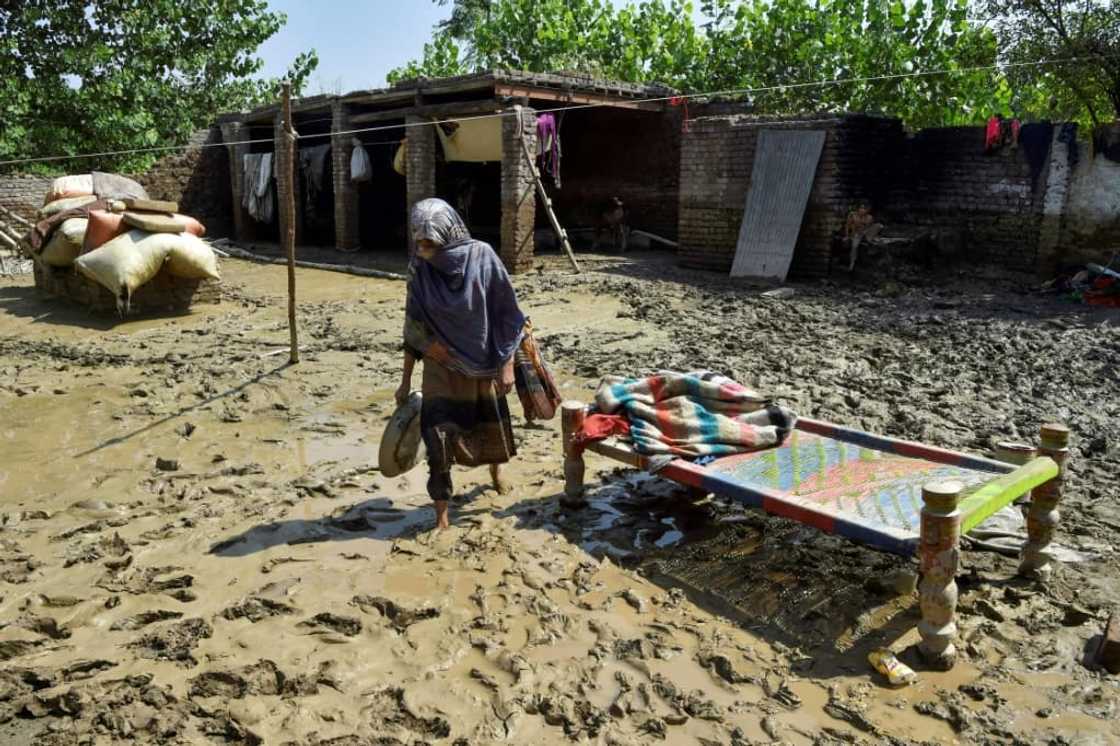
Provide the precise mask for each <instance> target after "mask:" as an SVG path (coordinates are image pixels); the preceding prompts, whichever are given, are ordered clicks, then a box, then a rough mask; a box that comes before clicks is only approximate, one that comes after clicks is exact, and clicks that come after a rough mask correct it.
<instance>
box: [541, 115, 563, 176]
mask: <svg viewBox="0 0 1120 746" xmlns="http://www.w3.org/2000/svg"><path fill="white" fill-rule="evenodd" d="M537 161H538V162H539V163H540V166H541V170H542V171H544V172H545V173H547V174H548V175H549V176H551V177H552V183H554V184H555V185H556V188H557V189H559V188H560V127H559V125H558V124H557V122H556V117H555V116H554V115H552V114H541V115H540V116H539V117H537Z"/></svg>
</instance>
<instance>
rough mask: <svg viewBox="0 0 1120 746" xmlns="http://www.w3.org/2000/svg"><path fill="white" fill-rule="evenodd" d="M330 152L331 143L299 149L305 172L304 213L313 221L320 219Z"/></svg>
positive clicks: (300, 161) (300, 164)
mask: <svg viewBox="0 0 1120 746" xmlns="http://www.w3.org/2000/svg"><path fill="white" fill-rule="evenodd" d="M330 154H331V146H330V145H316V146H314V147H311V148H300V150H299V167H300V172H301V173H302V174H303V204H304V213H303V214H304V217H305V218H307V220H309V221H311V222H316V221H318V220H319V197H320V196H321V195H322V193H323V186H324V184H325V183H326V179H327V164H328V163H330Z"/></svg>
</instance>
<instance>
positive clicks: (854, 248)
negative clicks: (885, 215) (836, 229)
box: [844, 202, 883, 272]
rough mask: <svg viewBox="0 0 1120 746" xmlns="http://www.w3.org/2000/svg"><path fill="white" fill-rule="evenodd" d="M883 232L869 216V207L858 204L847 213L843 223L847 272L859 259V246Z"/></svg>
mask: <svg viewBox="0 0 1120 746" xmlns="http://www.w3.org/2000/svg"><path fill="white" fill-rule="evenodd" d="M882 230H883V224H882V223H876V222H875V218H874V217H873V216H872V215H871V205H870V204H869V203H867V202H860V203H859V204H857V205H856V208H855V209H854V210H852V211H851V212H849V213H848V220H847V222H845V223H844V243H845V244H847V246H848V271H849V272H851V271H853V270H855V268H856V260H857V259H858V258H859V245H860V244H861V243H863V242H864V241H872V240H874V239H875V238H876V237H878V235H879V233H880V232H881V231H882Z"/></svg>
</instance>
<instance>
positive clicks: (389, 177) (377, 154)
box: [354, 119, 408, 254]
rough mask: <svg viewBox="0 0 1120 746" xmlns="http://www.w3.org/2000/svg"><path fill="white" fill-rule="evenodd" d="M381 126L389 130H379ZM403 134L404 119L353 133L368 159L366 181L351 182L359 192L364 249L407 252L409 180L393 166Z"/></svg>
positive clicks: (359, 238)
mask: <svg viewBox="0 0 1120 746" xmlns="http://www.w3.org/2000/svg"><path fill="white" fill-rule="evenodd" d="M382 125H384V126H385V127H389V129H381V128H380V127H381V126H382ZM394 125H399V127H398V126H394ZM404 136H405V130H404V120H403V119H402V120H394V121H388V122H384V123H381V122H379V123H378V129H376V130H374V131H372V132H359V133H357V134H355V135H354V137H355V138H356V139H357V140H358V141H359V142H360V143H361V144H362V147H363V148H364V149H365V151H366V155H368V156H369V162H370V178H369V180H368V181H362V182H358V183H356V184H354V189H355V190H356V191H357V194H358V242H359V245H360V246H361V248H362V250H363V251H384V252H393V253H401V254H405V253H407V251H408V234H407V231H406V229H405V220H406V215H405V211H406V210H407V201H408V188H407V187H408V181H407V179H406V177H405V175H404V174H401V173H398V172H397V170H396V169H395V168H394V165H393V164H394V159H395V158H396V155H397V151H398V150H399V149H400V147H401V140H402V139H403V138H404Z"/></svg>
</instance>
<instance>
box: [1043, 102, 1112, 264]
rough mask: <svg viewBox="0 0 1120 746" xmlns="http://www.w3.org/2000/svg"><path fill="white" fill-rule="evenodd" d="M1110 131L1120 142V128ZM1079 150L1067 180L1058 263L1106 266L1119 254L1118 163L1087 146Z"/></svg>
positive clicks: (1086, 144) (1084, 145) (1082, 146)
mask: <svg viewBox="0 0 1120 746" xmlns="http://www.w3.org/2000/svg"><path fill="white" fill-rule="evenodd" d="M1112 127H1113V129H1114V130H1116V131H1117V139H1118V140H1120V124H1115V125H1112ZM1080 150H1081V153H1082V157H1081V158H1080V159H1079V160H1078V163H1077V166H1076V167H1075V168H1074V169H1073V172H1072V173H1071V174H1070V177H1069V191H1068V196H1067V198H1066V202H1065V209H1064V214H1063V216H1062V227H1061V238H1060V241H1059V246H1058V252H1057V262H1058V263H1059V264H1063V265H1069V264H1080V263H1084V262H1097V263H1100V264H1107V263H1108V262H1109V261H1110V260H1111V259H1112V258H1113V257H1114V256H1116V255H1117V254H1118V253H1120V161H1115V160H1112V159H1110V158H1109V157H1108V156H1106V155H1105V154H1104V153H1101V152H1093V151H1091V150H1090V149H1089V148H1088V143H1087V142H1084V143H1082V145H1081V148H1080ZM1114 267H1115V265H1114Z"/></svg>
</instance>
